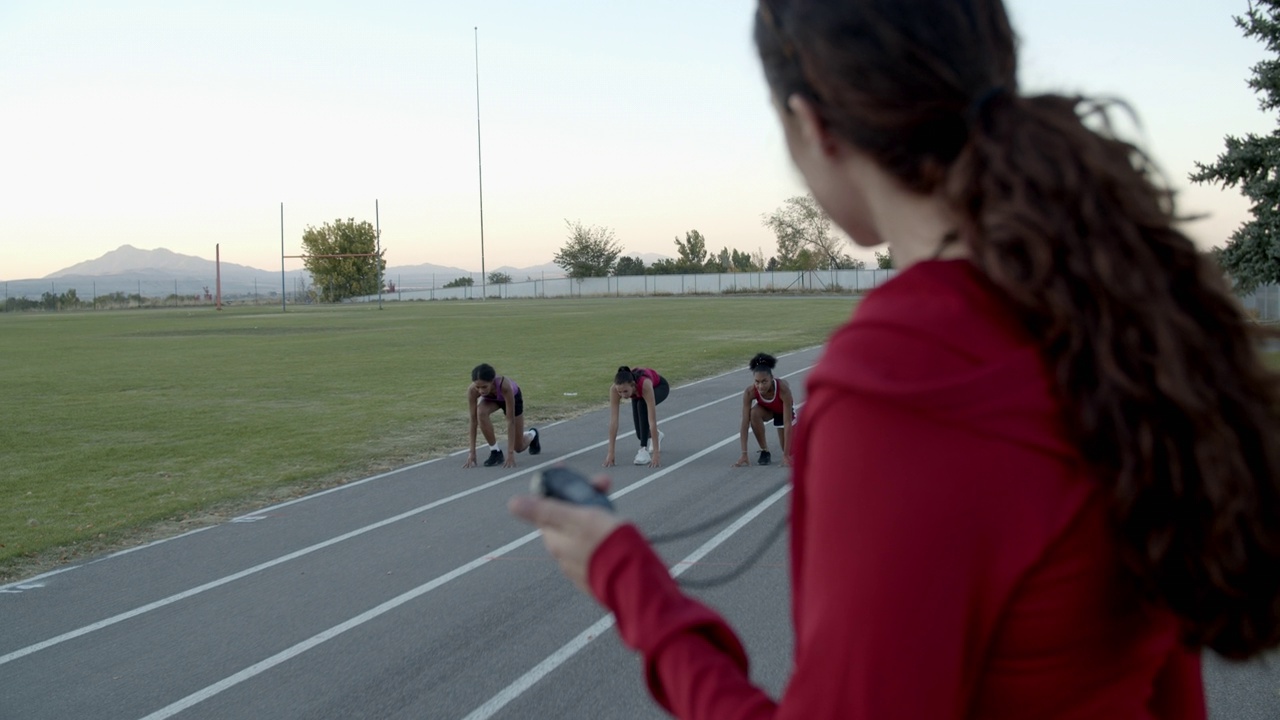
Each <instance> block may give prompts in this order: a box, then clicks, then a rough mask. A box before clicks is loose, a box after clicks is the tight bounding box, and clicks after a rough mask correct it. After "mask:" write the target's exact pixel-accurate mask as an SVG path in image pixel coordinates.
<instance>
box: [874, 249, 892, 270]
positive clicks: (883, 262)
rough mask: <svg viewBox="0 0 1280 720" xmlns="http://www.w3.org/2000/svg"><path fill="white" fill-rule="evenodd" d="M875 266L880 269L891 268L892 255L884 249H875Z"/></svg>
mask: <svg viewBox="0 0 1280 720" xmlns="http://www.w3.org/2000/svg"><path fill="white" fill-rule="evenodd" d="M876 267H877V268H879V269H881V270H892V269H893V255H891V254H889V251H888V250H885V251H884V252H880V251H879V250H877V251H876Z"/></svg>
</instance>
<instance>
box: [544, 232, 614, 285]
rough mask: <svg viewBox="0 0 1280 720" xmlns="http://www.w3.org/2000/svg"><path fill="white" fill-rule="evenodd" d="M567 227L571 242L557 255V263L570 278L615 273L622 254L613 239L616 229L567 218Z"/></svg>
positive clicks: (562, 247)
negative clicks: (587, 224) (614, 269)
mask: <svg viewBox="0 0 1280 720" xmlns="http://www.w3.org/2000/svg"><path fill="white" fill-rule="evenodd" d="M564 224H565V225H566V226H567V227H568V228H569V240H568V241H567V242H566V243H565V244H564V245H563V246H561V248H560V250H559V251H558V252H557V253H556V255H555V258H554V260H555V264H556V265H559V266H560V267H562V268H564V271H565V272H566V273H568V274H569V277H571V278H587V277H605V276H606V275H608V274H609V273H610V272H612V270H613V266H614V264H615V263H616V262H617V260H618V256H619V255H621V254H622V245H620V244H619V243H618V241H617V239H616V238H614V235H613V230H611V229H609V228H607V227H602V226H600V225H592V226H590V227H588V226H586V225H583V224H582V221H574V222H569V220H568V219H566V220H565V221H564Z"/></svg>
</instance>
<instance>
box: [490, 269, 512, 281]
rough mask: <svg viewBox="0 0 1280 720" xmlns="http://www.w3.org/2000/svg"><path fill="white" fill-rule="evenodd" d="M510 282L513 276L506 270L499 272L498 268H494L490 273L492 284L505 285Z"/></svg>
mask: <svg viewBox="0 0 1280 720" xmlns="http://www.w3.org/2000/svg"><path fill="white" fill-rule="evenodd" d="M509 282H511V276H510V275H508V274H506V273H504V272H498V271H497V270H494V271H493V272H491V273H489V284H490V285H505V284H507V283H509Z"/></svg>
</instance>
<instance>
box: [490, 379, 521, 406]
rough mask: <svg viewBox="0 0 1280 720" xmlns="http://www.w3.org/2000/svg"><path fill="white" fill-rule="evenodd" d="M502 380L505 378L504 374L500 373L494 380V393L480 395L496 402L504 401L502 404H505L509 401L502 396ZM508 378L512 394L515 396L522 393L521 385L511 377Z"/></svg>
mask: <svg viewBox="0 0 1280 720" xmlns="http://www.w3.org/2000/svg"><path fill="white" fill-rule="evenodd" d="M502 380H503V378H502V376H501V375H499V376H498V377H496V378H494V380H493V394H491V395H481V396H480V397H482V398H484V399H485V400H492V401H494V402H496V403H502V404H504V405H505V404H506V402H507V401H506V399H505V398H503V397H502ZM506 380H507V382H509V383H511V394H512V395H513V396H514V395H519V394H520V386H519V385H517V384H516V381H515V380H512V379H511V378H507V379H506Z"/></svg>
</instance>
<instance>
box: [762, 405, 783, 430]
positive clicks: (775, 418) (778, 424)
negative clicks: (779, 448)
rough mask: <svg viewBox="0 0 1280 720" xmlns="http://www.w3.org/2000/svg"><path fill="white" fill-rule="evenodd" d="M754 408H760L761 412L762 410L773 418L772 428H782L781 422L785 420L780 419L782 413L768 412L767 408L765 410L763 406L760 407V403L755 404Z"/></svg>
mask: <svg viewBox="0 0 1280 720" xmlns="http://www.w3.org/2000/svg"><path fill="white" fill-rule="evenodd" d="M756 407H758V408H760V409H761V410H763V411H765V412H767V413H769V414H770V415H771V416H773V426H774V427H782V421H783V420H784V419H785V418H783V417H782V413H776V412H774V411H772V410H770V409H769V408H767V407H765V406H763V405H761V404H760V403H758V402H757V403H756Z"/></svg>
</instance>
